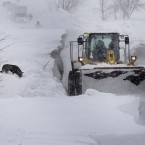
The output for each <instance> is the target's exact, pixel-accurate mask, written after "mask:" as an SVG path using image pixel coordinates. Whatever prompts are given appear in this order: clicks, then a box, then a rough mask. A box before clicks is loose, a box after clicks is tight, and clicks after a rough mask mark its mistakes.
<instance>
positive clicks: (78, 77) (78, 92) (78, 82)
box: [75, 72, 82, 95]
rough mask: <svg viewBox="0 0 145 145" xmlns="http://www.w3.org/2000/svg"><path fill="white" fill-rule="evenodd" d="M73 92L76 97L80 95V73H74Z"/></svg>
mask: <svg viewBox="0 0 145 145" xmlns="http://www.w3.org/2000/svg"><path fill="white" fill-rule="evenodd" d="M75 91H76V95H81V94H82V76H81V73H80V72H76V73H75Z"/></svg>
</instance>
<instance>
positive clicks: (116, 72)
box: [84, 67, 145, 85]
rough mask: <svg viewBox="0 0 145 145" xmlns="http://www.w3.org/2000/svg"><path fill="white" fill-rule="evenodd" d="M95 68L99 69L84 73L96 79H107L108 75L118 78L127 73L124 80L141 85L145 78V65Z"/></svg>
mask: <svg viewBox="0 0 145 145" xmlns="http://www.w3.org/2000/svg"><path fill="white" fill-rule="evenodd" d="M95 70H97V71H95V72H92V73H86V74H84V75H85V76H88V77H92V78H94V79H105V78H108V77H112V78H116V77H118V76H120V75H122V74H127V76H126V77H125V78H124V79H123V80H128V81H130V82H132V83H133V84H135V85H139V84H140V83H141V82H142V81H144V80H145V68H144V67H111V68H110V67H101V68H98V69H97V68H95ZM103 70H104V71H103ZM105 70H107V72H105ZM109 70H110V71H109ZM89 71H90V70H89ZM108 71H109V72H108Z"/></svg>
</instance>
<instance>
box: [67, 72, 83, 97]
mask: <svg viewBox="0 0 145 145" xmlns="http://www.w3.org/2000/svg"><path fill="white" fill-rule="evenodd" d="M81 94H82V76H81V73H80V72H78V71H74V72H72V71H70V72H69V77H68V95H69V96H77V95H81Z"/></svg>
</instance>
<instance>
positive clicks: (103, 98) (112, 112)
mask: <svg viewBox="0 0 145 145" xmlns="http://www.w3.org/2000/svg"><path fill="white" fill-rule="evenodd" d="M91 1H92V3H91V2H90V1H87V2H84V3H83V4H82V5H81V6H80V9H76V10H75V11H74V12H73V14H70V13H67V12H65V11H63V10H61V9H60V10H58V11H53V10H50V11H49V10H48V9H47V1H43V2H41V1H38V2H37V3H36V2H35V1H33V0H32V1H28V0H27V1H23V0H22V1H20V2H21V4H25V5H28V7H29V10H30V12H32V13H33V14H34V19H33V21H31V22H30V23H29V24H22V23H20V24H19V23H14V22H13V21H12V20H11V19H10V17H9V16H8V14H7V11H6V10H5V9H4V8H3V7H0V8H1V10H0V11H1V14H0V20H1V21H0V32H1V33H2V35H0V37H3V36H4V37H5V36H6V39H5V40H4V41H2V42H1V43H0V47H1V48H3V47H5V46H7V47H6V48H5V49H3V50H2V51H1V53H0V61H1V67H2V65H3V64H5V63H7V64H15V65H18V66H19V67H20V68H21V69H22V71H23V72H24V75H23V77H22V78H19V77H18V76H17V75H12V74H11V73H9V74H5V73H1V74H0V76H1V84H0V118H1V119H0V144H2V145H74V144H76V145H86V144H89V145H91V144H92V145H93V144H95V145H106V144H112V145H117V144H118V145H119V144H124V145H128V144H131V145H136V144H138V145H144V141H145V140H144V135H145V127H144V118H145V115H144V114H145V113H144V104H145V101H144V98H143V97H141V96H140V97H136V96H134V95H124V96H117V95H115V94H111V93H105V92H99V91H97V90H93V89H88V90H87V91H86V92H85V93H84V94H82V95H80V96H73V97H68V96H67V94H66V92H65V89H64V86H63V85H62V83H61V82H60V81H59V80H57V79H56V78H54V77H53V71H52V68H53V65H54V59H53V58H52V57H51V55H50V53H51V52H52V51H53V50H55V49H56V48H57V47H58V46H59V45H61V44H60V40H61V36H62V35H63V34H67V40H66V46H65V48H64V51H63V52H62V53H61V56H62V58H65V59H63V60H64V62H66V64H65V68H64V69H65V70H64V71H65V73H66V72H67V71H68V70H69V69H70V61H69V40H76V38H77V37H78V36H79V35H80V34H83V33H84V32H87V31H97V30H98V29H99V30H100V31H106V30H108V31H115V32H116V31H117V32H121V33H124V34H125V33H127V34H129V35H130V40H131V43H132V51H133V53H134V54H136V53H137V54H138V55H140V56H141V57H140V58H138V62H137V63H138V65H139V64H141V65H142V64H144V62H145V61H143V60H144V58H145V57H144V56H145V55H144V50H143V49H144V44H145V40H144V34H145V33H144V31H145V29H144V27H145V26H144V25H143V24H144V19H139V18H138V19H135V18H137V17H135V18H133V19H132V20H130V21H124V22H122V21H121V20H120V21H116V22H112V21H107V22H101V21H99V20H98V21H97V19H96V20H95V21H93V20H94V19H95V15H97V14H96V13H95V12H96V9H95V4H96V1H95V0H91ZM39 4H40V5H39ZM47 16H48V17H47ZM38 18H39V19H40V20H41V24H42V28H40V29H35V27H34V25H35V22H36V20H38ZM65 20H66V21H65ZM90 21H92V23H89V22H90ZM112 26H113V27H112ZM72 27H73V28H74V29H72ZM136 47H138V48H139V49H136ZM142 48H143V49H142ZM65 78H67V75H66V74H64V78H63V79H65ZM110 86H111V84H110ZM120 86H121V85H120ZM143 96H144V95H143Z"/></svg>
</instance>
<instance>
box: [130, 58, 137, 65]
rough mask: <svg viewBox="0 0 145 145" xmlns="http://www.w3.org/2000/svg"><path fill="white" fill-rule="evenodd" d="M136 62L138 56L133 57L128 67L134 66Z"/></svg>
mask: <svg viewBox="0 0 145 145" xmlns="http://www.w3.org/2000/svg"><path fill="white" fill-rule="evenodd" d="M136 60H137V56H131V59H130V61H129V63H128V66H130V65H131V66H132V65H134V63H135V61H136Z"/></svg>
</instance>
